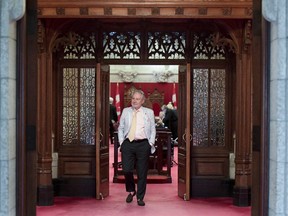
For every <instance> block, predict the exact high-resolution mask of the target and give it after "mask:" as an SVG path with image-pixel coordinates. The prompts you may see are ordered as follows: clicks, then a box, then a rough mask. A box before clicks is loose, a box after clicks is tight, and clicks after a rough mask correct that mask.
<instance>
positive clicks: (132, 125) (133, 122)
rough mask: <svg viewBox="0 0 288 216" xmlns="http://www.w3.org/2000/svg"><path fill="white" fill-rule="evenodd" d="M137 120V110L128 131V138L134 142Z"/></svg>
mask: <svg viewBox="0 0 288 216" xmlns="http://www.w3.org/2000/svg"><path fill="white" fill-rule="evenodd" d="M136 122H137V111H134V112H133V117H132V123H131V128H130V131H129V133H128V139H129V140H130V142H132V141H133V140H134V138H135V131H136Z"/></svg>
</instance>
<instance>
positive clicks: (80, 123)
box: [62, 68, 96, 145]
mask: <svg viewBox="0 0 288 216" xmlns="http://www.w3.org/2000/svg"><path fill="white" fill-rule="evenodd" d="M95 75H96V73H95V69H94V68H80V69H79V68H64V69H63V88H62V90H63V105H62V117H63V120H62V122H63V127H62V129H63V137H62V143H63V145H83V144H84V145H94V144H95V140H94V139H95V138H94V133H95Z"/></svg>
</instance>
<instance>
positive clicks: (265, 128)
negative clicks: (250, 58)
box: [259, 18, 271, 216]
mask: <svg viewBox="0 0 288 216" xmlns="http://www.w3.org/2000/svg"><path fill="white" fill-rule="evenodd" d="M262 29H263V33H262V34H263V41H262V48H263V50H262V55H263V56H262V58H263V59H262V62H263V64H262V65H263V115H262V131H261V137H262V155H261V170H262V171H263V172H262V173H261V175H260V178H261V182H262V188H261V190H262V192H261V194H262V200H261V207H260V209H261V210H260V211H261V212H260V213H261V214H259V215H261V216H267V215H268V212H269V211H268V199H269V119H270V115H269V113H270V111H269V103H270V101H269V98H270V91H269V89H270V85H269V80H270V73H269V68H270V61H269V59H270V58H271V55H270V53H271V51H270V43H269V42H270V41H271V40H270V31H271V29H270V24H269V23H268V22H267V21H265V20H264V18H262ZM267 45H268V46H267Z"/></svg>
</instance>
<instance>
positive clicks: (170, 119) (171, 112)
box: [162, 102, 178, 147]
mask: <svg viewBox="0 0 288 216" xmlns="http://www.w3.org/2000/svg"><path fill="white" fill-rule="evenodd" d="M164 109H165V110H164V113H165V114H164V118H163V120H162V121H163V123H164V125H165V127H168V128H169V129H170V131H171V133H172V138H173V140H176V139H177V138H178V113H177V110H176V109H174V107H173V104H172V103H171V102H169V103H168V104H167V106H164ZM172 147H173V146H172Z"/></svg>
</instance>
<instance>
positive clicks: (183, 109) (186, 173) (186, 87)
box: [178, 64, 191, 200]
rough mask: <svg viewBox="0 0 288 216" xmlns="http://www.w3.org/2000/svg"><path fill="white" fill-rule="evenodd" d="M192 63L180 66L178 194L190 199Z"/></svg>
mask: <svg viewBox="0 0 288 216" xmlns="http://www.w3.org/2000/svg"><path fill="white" fill-rule="evenodd" d="M190 76H191V75H190V64H188V66H182V65H181V66H179V101H180V103H179V105H178V115H179V118H178V121H179V123H178V125H179V127H178V134H179V137H178V196H180V197H182V198H183V199H184V200H189V199H190V139H191V135H190V117H189V116H190V107H191V106H190V103H191V102H190V100H191V99H190V85H191V84H190V80H191V78H190Z"/></svg>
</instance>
